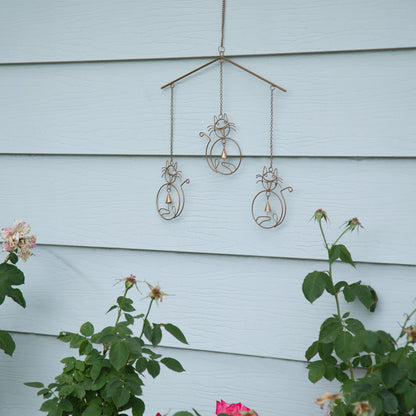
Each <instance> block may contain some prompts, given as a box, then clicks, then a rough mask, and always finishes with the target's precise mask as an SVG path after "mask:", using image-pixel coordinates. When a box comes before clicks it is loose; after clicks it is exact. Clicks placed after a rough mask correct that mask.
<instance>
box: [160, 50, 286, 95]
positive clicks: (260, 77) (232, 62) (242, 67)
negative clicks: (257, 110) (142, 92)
mask: <svg viewBox="0 0 416 416" xmlns="http://www.w3.org/2000/svg"><path fill="white" fill-rule="evenodd" d="M220 59H223V60H224V61H227V62H229V63H230V64H233V65H234V66H236V67H237V68H240V69H242V70H243V71H246V72H248V73H249V74H251V75H254V76H255V77H257V78H259V79H261V80H262V81H264V82H267V83H268V84H270V85H273V87H276V88H279V90H281V91H283V92H287V90H285V89H284V88H283V87H280V86H279V85H277V84H275V83H273V82H271V81H269V80H268V79H266V78H263V77H262V76H260V75H258V74H256V73H255V72H253V71H250V70H249V69H247V68H244V66H242V65H240V64H237V62H234V61H232V60H231V59H229V58H226V57H225V56H224V55H220V56H218V57H216V58H215V59H212V60H211V61H209V62H207V63H206V64H204V65H201V66H199V67H198V68H195V69H194V70H192V71H190V72H188V73H186V74H185V75H182V76H181V77H179V78H176V79H175V80H173V81H171V82H169V83H168V84H165V85H163V86H162V87H160V88H161V89H162V90H163V89H164V88H166V87H169V85H171V84H174V83H175V82H177V81H180V80H181V79H184V78H186V77H188V76H189V75H192V74H194V73H195V72H197V71H199V70H201V69H203V68H205V67H207V66H208V65H211V64H213V63H214V62H217V61H218V60H220Z"/></svg>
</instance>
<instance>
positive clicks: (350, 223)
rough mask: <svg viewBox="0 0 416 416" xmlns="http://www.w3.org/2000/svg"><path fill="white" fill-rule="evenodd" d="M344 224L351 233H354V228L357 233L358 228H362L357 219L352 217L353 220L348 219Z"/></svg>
mask: <svg viewBox="0 0 416 416" xmlns="http://www.w3.org/2000/svg"><path fill="white" fill-rule="evenodd" d="M345 224H346V227H347V228H349V229H350V230H351V231H354V230H355V229H356V228H357V231H358V230H359V228H358V227H361V228H364V227H363V225H362V224H361V223H360V221H359V220H358V218H357V217H354V218H352V219H350V220H349V221H347V222H346V223H345Z"/></svg>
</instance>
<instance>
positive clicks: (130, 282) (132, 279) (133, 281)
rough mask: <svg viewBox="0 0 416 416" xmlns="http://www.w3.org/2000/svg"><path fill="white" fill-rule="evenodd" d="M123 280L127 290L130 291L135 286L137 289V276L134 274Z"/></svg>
mask: <svg viewBox="0 0 416 416" xmlns="http://www.w3.org/2000/svg"><path fill="white" fill-rule="evenodd" d="M122 280H124V282H125V285H126V288H127V289H130V288H131V287H133V285H136V287H137V282H136V276H134V275H132V274H131V275H130V276H129V277H124V278H123V279H122Z"/></svg>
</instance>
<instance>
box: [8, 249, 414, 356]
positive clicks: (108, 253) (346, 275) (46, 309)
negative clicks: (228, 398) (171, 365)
mask: <svg viewBox="0 0 416 416" xmlns="http://www.w3.org/2000/svg"><path fill="white" fill-rule="evenodd" d="M22 268H23V270H24V272H25V275H26V284H25V286H24V287H23V288H22V290H23V292H24V295H25V298H26V300H27V308H26V309H23V308H21V307H19V306H18V305H16V304H14V303H13V302H12V301H10V300H8V301H7V302H6V304H5V306H4V307H3V309H2V313H1V315H0V328H3V329H13V330H15V331H21V332H34V333H40V334H55V335H56V334H58V333H59V332H60V331H71V332H77V331H79V328H80V326H81V325H82V324H83V323H84V322H86V321H90V322H92V323H93V324H94V325H95V327H96V329H97V330H99V329H101V328H103V327H105V326H108V325H111V324H112V323H113V322H114V320H115V315H114V313H113V314H108V315H105V312H106V311H107V310H108V308H109V307H110V306H111V305H112V304H113V303H114V302H115V299H116V298H117V296H119V295H121V294H122V291H123V285H122V284H118V285H116V286H115V285H114V284H115V283H116V282H117V279H119V278H122V277H125V276H129V275H130V274H135V275H136V276H137V279H138V280H139V281H140V282H139V289H140V290H141V292H142V293H141V294H140V293H138V292H137V291H136V290H134V291H132V292H130V296H131V298H132V299H134V302H135V305H136V308H137V311H138V313H141V312H145V310H146V308H147V304H148V300H147V299H146V300H145V299H144V298H145V296H146V295H147V293H148V288H147V286H146V285H145V284H144V283H143V280H146V281H148V282H149V283H151V284H153V285H155V284H156V283H159V284H160V286H161V288H162V290H163V291H165V292H167V293H168V294H169V296H166V297H165V298H164V300H163V302H162V303H160V305H159V306H158V307H155V308H153V309H152V313H151V316H150V319H151V321H152V322H165V323H166V322H171V323H173V324H175V325H177V326H179V327H180V328H181V329H182V330H183V332H184V333H185V335H186V337H187V339H188V342H189V346H186V348H191V349H193V350H206V351H219V352H225V353H235V354H243V355H255V356H262V357H274V358H283V359H294V360H304V353H305V351H306V349H307V347H308V346H309V345H310V344H311V343H312V342H313V341H315V339H317V336H318V333H319V327H320V324H321V323H322V322H323V321H324V319H326V317H329V316H330V315H332V314H333V313H335V311H336V307H335V302H334V301H333V299H332V298H331V297H330V296H329V295H327V294H326V295H324V296H323V297H322V298H321V299H319V300H318V301H316V302H315V303H314V304H313V305H311V304H310V303H309V302H308V301H307V300H306V299H305V298H304V296H303V294H302V282H303V278H304V277H305V276H306V274H307V273H310V272H311V271H313V270H325V268H327V264H326V263H325V262H318V261H299V260H283V259H268V258H255V257H234V256H218V255H200V254H197V255H195V254H180V253H160V252H159V253H158V252H151V251H126V250H108V249H107V250H105V249H86V248H70V247H39V248H38V249H36V256H35V257H32V258H31V259H29V261H28V262H27V264H25V265H23V266H22ZM414 273H415V267H409V266H387V265H375V264H360V265H358V266H357V269H353V268H352V267H351V266H349V265H348V266H347V265H345V266H344V265H342V264H337V265H336V266H335V267H334V276H335V279H336V281H341V280H345V281H347V282H349V283H353V282H356V281H358V280H362V281H363V283H365V284H369V285H371V286H372V287H373V288H374V289H375V290H376V291H377V293H378V296H379V304H378V307H377V310H376V312H375V313H370V312H368V311H366V310H365V308H364V307H363V306H362V305H361V304H359V303H358V302H355V303H352V304H351V303H350V304H346V303H345V302H343V301H342V302H341V309H342V312H343V313H344V312H346V311H351V313H352V316H354V317H355V318H358V319H360V320H362V321H363V322H364V323H365V325H366V326H367V327H368V328H370V329H384V330H388V331H390V332H391V333H392V334H393V335H396V334H398V331H399V326H398V324H397V323H398V322H403V314H404V313H405V312H410V310H411V309H412V307H413V301H414V283H413V282H414ZM392 279H394V283H395V284H394V285H392V284H391V282H392ZM404 287H406V288H408V290H406V291H403V288H404ZM136 331H140V325H139V324H137V326H136ZM162 345H164V346H170V347H179V348H183V347H185V345H183V344H180V343H179V342H178V341H176V340H175V339H174V338H173V337H171V336H170V335H169V334H166V336H164V337H163V339H162Z"/></svg>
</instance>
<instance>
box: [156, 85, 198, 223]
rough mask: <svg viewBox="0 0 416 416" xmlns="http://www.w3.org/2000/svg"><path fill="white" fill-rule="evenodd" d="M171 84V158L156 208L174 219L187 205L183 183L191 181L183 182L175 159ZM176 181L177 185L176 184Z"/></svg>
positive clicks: (163, 176) (163, 214)
mask: <svg viewBox="0 0 416 416" xmlns="http://www.w3.org/2000/svg"><path fill="white" fill-rule="evenodd" d="M174 86H175V84H171V85H170V159H169V160H167V161H166V165H165V166H164V167H163V168H162V178H164V179H165V181H166V182H165V183H164V184H163V185H162V186H161V187H160V188H159V191H158V192H157V195H156V208H157V212H158V213H159V215H160V216H161V217H162V218H163V219H164V220H173V219H174V218H176V217H179V215H181V214H182V211H183V208H184V206H185V193H184V191H183V185H185V184H186V183H190V182H191V181H190V180H189V179H185V180H184V181H183V182H182V183H181V184H179V182H180V181H181V178H182V172H181V171H180V170H178V162H174V161H173V87H174ZM175 183H176V185H175Z"/></svg>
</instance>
